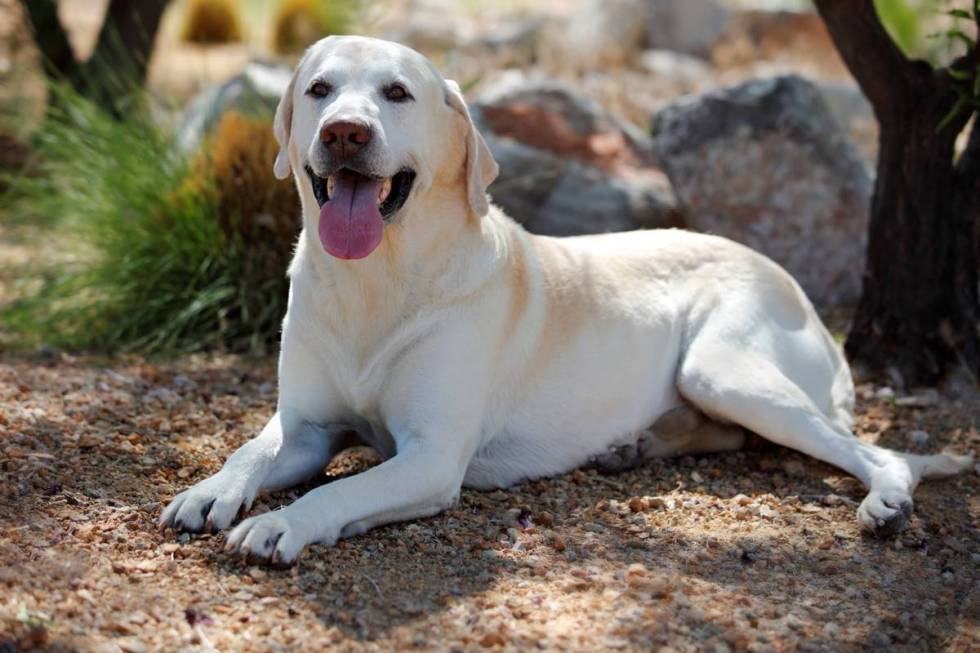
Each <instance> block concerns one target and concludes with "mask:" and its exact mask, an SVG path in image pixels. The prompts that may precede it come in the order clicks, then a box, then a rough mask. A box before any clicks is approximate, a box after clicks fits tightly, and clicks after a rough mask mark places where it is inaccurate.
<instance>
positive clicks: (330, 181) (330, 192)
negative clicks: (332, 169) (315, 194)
mask: <svg viewBox="0 0 980 653" xmlns="http://www.w3.org/2000/svg"><path fill="white" fill-rule="evenodd" d="M327 195H333V175H331V176H329V177H327Z"/></svg>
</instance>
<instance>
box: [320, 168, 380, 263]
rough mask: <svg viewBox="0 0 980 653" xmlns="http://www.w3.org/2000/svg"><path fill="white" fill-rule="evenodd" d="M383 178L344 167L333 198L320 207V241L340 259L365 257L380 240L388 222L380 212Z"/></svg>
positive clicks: (337, 177)
mask: <svg viewBox="0 0 980 653" xmlns="http://www.w3.org/2000/svg"><path fill="white" fill-rule="evenodd" d="M380 190H381V181H380V180H377V179H371V178H369V177H365V176H363V175H359V174H357V173H356V172H351V171H349V170H341V171H340V172H338V173H337V174H336V175H334V178H333V191H332V192H331V194H330V201H329V202H327V203H326V204H324V205H323V208H321V209H320V229H319V231H320V242H321V243H322V244H323V249H325V250H327V252H328V253H329V254H331V255H333V256H336V257H337V258H342V259H357V258H364V257H365V256H367V255H368V254H370V253H371V252H373V251H374V250H375V249H376V248H377V247H378V245H379V244H380V243H381V232H382V231H384V227H385V223H384V220H383V219H382V217H381V213H380V212H379V211H378V193H379V192H380Z"/></svg>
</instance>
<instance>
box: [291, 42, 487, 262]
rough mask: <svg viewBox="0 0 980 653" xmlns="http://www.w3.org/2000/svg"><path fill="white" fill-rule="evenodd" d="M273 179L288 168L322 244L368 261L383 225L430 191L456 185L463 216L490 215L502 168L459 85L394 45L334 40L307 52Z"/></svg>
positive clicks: (337, 253)
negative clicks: (314, 216) (491, 189)
mask: <svg viewBox="0 0 980 653" xmlns="http://www.w3.org/2000/svg"><path fill="white" fill-rule="evenodd" d="M274 128H275V134H276V139H277V140H278V141H279V146H280V151H279V155H278V157H277V158H276V162H275V173H276V176H277V177H279V178H280V179H284V178H286V177H287V176H288V175H289V173H290V171H292V172H293V173H294V174H295V175H296V181H297V184H298V186H299V189H300V194H301V195H302V196H303V205H304V209H305V210H306V211H307V212H310V213H312V212H314V210H318V211H319V216H318V223H317V225H318V231H319V236H320V242H321V243H322V244H323V247H324V249H325V250H326V251H327V252H328V253H329V254H331V255H333V256H335V257H337V258H342V259H359V258H364V257H366V256H368V255H369V254H370V253H371V252H373V251H374V250H375V249H376V248H377V247H378V245H379V244H380V243H381V240H382V234H383V231H384V229H385V227H386V225H389V224H391V223H393V222H395V221H397V220H399V218H400V217H401V216H402V215H403V214H406V213H407V212H409V211H410V210H411V209H412V208H413V206H414V205H416V204H420V203H421V204H424V202H425V198H426V197H427V195H429V194H430V193H432V192H443V193H446V192H449V191H451V190H452V188H453V187H457V188H459V189H460V190H461V191H463V193H462V194H461V195H460V196H461V197H464V198H465V204H464V207H463V210H462V213H464V214H465V213H467V212H468V213H470V214H473V215H476V216H483V215H485V214H486V212H487V210H488V206H487V199H486V189H487V186H488V185H489V184H490V182H491V181H493V179H494V177H496V174H497V164H496V163H495V162H494V160H493V156H492V155H491V154H490V150H489V148H487V145H486V143H485V142H484V140H483V138H482V137H481V136H480V135H479V133H477V131H476V130H475V129H474V127H473V122H472V121H471V119H470V115H469V112H468V111H467V108H466V104H465V102H464V100H463V96H462V94H461V93H460V90H459V86H457V85H456V83H455V82H452V81H447V80H444V79H443V78H442V76H441V75H439V73H438V72H437V71H436V70H435V68H434V67H433V66H432V64H431V63H430V62H429V61H428V60H427V59H426V58H425V57H423V56H422V55H420V54H419V53H417V52H415V51H414V50H411V49H409V48H406V47H404V46H401V45H398V44H396V43H391V42H389V41H381V40H378V39H369V38H363V37H351V36H331V37H329V38H326V39H323V40H322V41H319V42H317V43H316V44H314V45H313V46H312V47H310V49H309V50H307V52H306V54H305V55H304V56H303V59H302V60H301V61H300V63H299V65H298V66H297V67H296V71H295V72H294V73H293V78H292V80H291V81H290V83H289V87H288V88H287V90H286V93H285V94H284V95H283V98H282V100H281V101H280V103H279V108H278V109H277V110H276V117H275V124H274Z"/></svg>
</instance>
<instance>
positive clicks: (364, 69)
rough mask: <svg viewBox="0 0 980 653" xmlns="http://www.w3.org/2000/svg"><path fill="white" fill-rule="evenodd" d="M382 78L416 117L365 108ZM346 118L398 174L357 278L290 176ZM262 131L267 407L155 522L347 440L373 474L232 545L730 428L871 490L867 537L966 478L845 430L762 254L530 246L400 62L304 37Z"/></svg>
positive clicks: (475, 156)
mask: <svg viewBox="0 0 980 653" xmlns="http://www.w3.org/2000/svg"><path fill="white" fill-rule="evenodd" d="M316 75H319V76H323V77H327V78H329V79H330V82H331V84H332V85H333V86H334V88H335V91H334V95H332V96H331V99H330V100H329V101H319V102H317V101H314V100H313V99H312V98H310V97H309V96H307V95H306V94H305V89H306V87H307V85H308V84H309V83H310V80H311V79H313V77H314V76H316ZM396 77H397V78H398V79H400V80H402V82H403V83H404V84H405V85H406V86H407V87H408V88H409V90H410V91H411V93H412V95H413V96H414V100H413V101H412V102H409V103H404V104H399V105H391V104H390V103H387V102H385V100H384V98H383V97H382V96H381V95H379V93H378V89H379V88H380V87H382V86H383V85H384V84H386V83H388V82H389V81H390V80H391V79H392V78H396ZM348 118H356V119H360V120H365V121H368V122H369V124H371V125H372V126H373V127H374V129H375V130H376V137H377V138H379V139H381V141H380V147H381V148H382V149H381V156H380V165H382V166H383V167H384V168H385V170H387V171H388V172H387V173H386V174H394V172H396V171H397V170H399V169H400V168H402V167H404V166H410V167H412V168H413V169H414V170H415V171H416V172H417V178H416V181H415V185H414V187H413V189H412V193H411V195H410V197H409V199H408V201H407V202H406V204H405V205H404V207H403V208H402V209H401V210H400V212H399V213H398V214H397V216H396V219H395V220H394V221H393V222H392V223H391V224H389V225H388V226H387V227H386V228H385V232H384V238H383V241H382V243H381V245H380V246H379V247H378V249H377V250H376V251H374V252H373V253H372V254H371V255H369V256H368V257H367V258H365V259H362V260H355V261H346V260H340V259H336V258H332V257H331V256H330V255H328V254H327V253H326V252H325V251H324V249H323V248H322V247H321V245H320V243H319V241H318V239H317V220H318V215H319V208H318V206H317V203H316V201H315V199H314V196H313V192H312V188H311V184H310V180H309V178H308V177H307V175H305V174H304V173H303V168H304V165H306V164H307V162H308V161H309V160H311V157H313V156H315V155H316V148H318V147H321V144H320V141H319V138H318V133H319V130H320V128H321V127H322V126H323V125H324V124H326V123H327V122H329V121H332V120H341V119H348ZM275 129H276V135H277V137H278V139H279V142H280V144H281V146H282V152H281V154H280V156H279V158H278V159H277V161H276V164H275V169H276V172H277V174H278V175H280V176H286V175H288V174H289V172H290V170H291V171H292V172H293V174H294V177H295V180H296V184H297V187H298V188H299V192H300V197H301V200H302V214H303V227H304V228H303V234H302V236H301V237H300V239H299V242H298V243H297V247H296V254H295V258H294V260H293V262H292V265H291V266H290V269H289V275H290V279H291V289H290V297H289V308H288V314H287V316H286V319H285V321H284V324H283V334H282V350H281V355H280V361H279V402H278V410H277V412H276V413H275V415H274V416H273V417H272V419H271V420H270V421H269V423H268V425H267V426H266V427H265V429H263V431H262V433H261V434H260V435H259V436H258V437H257V438H255V439H254V440H252V441H250V442H248V443H247V444H245V445H244V446H243V447H241V448H240V449H239V450H238V451H236V452H235V453H234V454H233V455H232V456H231V457H230V458H229V460H228V461H227V463H226V464H225V466H224V467H223V468H222V470H221V471H219V472H218V473H217V474H215V475H214V476H212V477H211V478H208V479H206V480H204V481H202V482H200V483H198V484H197V485H195V486H193V487H191V488H190V489H188V490H186V491H184V492H182V493H181V494H179V495H178V496H177V497H176V498H174V500H173V502H172V503H171V504H170V505H169V506H168V507H167V508H166V510H165V511H164V513H163V515H162V517H161V524H163V525H166V526H173V527H176V528H180V529H185V530H191V531H200V530H202V529H215V530H220V529H224V528H227V527H228V526H229V525H230V524H231V523H232V521H233V519H234V518H235V516H236V514H237V513H238V512H239V509H240V508H241V507H244V508H248V507H249V506H250V505H251V503H252V501H253V500H254V498H255V496H256V494H257V493H258V492H259V491H261V490H264V489H274V488H280V487H285V486H289V485H293V484H295V483H298V482H300V481H303V480H305V479H307V478H310V477H313V476H315V475H317V474H318V473H320V471H321V470H322V469H323V467H324V465H325V464H326V463H327V462H328V460H329V458H330V457H331V456H332V455H333V453H335V451H336V450H337V449H338V448H339V447H341V446H344V445H345V444H347V443H348V441H349V438H348V437H347V435H346V434H348V433H349V432H350V431H356V433H357V434H358V436H359V437H360V438H361V439H363V440H364V441H366V442H368V443H370V444H372V445H373V446H375V447H376V448H377V449H378V450H379V451H381V452H382V453H383V454H384V455H385V456H386V457H387V458H388V459H387V460H386V462H384V463H382V464H381V465H378V466H377V467H374V468H372V469H370V470H368V471H366V472H363V473H361V474H358V475H356V476H353V477H350V478H345V479H343V480H340V481H337V482H334V483H330V484H328V485H324V486H322V487H320V488H318V489H315V490H313V491H311V492H309V493H308V494H307V495H305V496H303V497H302V498H301V499H299V500H298V501H296V502H295V503H293V504H292V505H289V506H286V507H285V508H283V509H282V510H278V511H274V512H270V513H266V514H263V515H259V516H256V517H251V518H249V519H246V520H244V521H243V522H242V523H241V524H239V525H238V526H237V528H235V529H234V530H233V531H232V532H231V533H230V534H229V536H228V545H229V547H230V548H233V549H237V550H239V551H242V552H244V553H247V554H250V555H253V556H255V557H257V558H260V559H272V560H274V561H277V562H283V563H289V562H292V561H293V560H294V559H295V558H296V556H297V555H298V554H299V553H300V551H301V550H302V549H303V548H304V547H305V546H306V545H307V544H310V543H313V542H320V543H325V544H332V543H334V542H335V541H336V540H337V538H339V537H344V536H349V535H353V534H357V533H361V532H363V531H365V530H367V529H368V528H371V527H373V526H376V525H378V524H383V523H387V522H392V521H397V520H404V519H412V518H416V517H423V516H427V515H433V514H435V513H438V512H439V511H441V510H443V509H445V508H446V507H448V506H450V505H452V503H453V502H454V501H456V499H457V497H458V495H459V492H460V488H461V487H462V486H464V485H466V486H471V487H475V488H494V487H504V486H508V485H511V484H514V483H517V482H520V481H522V480H525V479H530V478H536V477H541V476H548V475H552V474H560V473H563V472H567V471H569V470H572V469H574V468H576V467H578V466H581V465H585V464H589V463H599V464H602V462H603V461H604V460H606V457H607V456H609V455H610V453H611V452H612V453H615V454H616V456H619V458H617V460H620V462H626V463H633V462H636V461H637V460H642V459H644V458H648V457H651V456H662V455H671V454H676V453H685V452H700V451H715V450H723V449H731V448H736V447H738V446H740V445H741V442H742V437H741V431H740V430H739V429H738V428H735V427H736V425H737V426H739V427H745V428H747V429H750V430H752V431H754V432H756V433H758V434H760V435H761V436H763V437H765V438H768V439H769V440H772V441H773V442H777V443H779V444H782V445H785V446H787V447H791V448H793V449H797V450H799V451H802V452H804V453H807V454H809V455H812V456H814V457H817V458H820V459H821V460H824V461H827V462H829V463H831V464H833V465H836V466H838V467H840V468H842V469H844V470H846V471H847V472H850V473H851V474H853V475H855V476H856V477H858V478H859V479H860V480H861V481H863V482H864V483H865V485H867V486H868V487H869V489H870V493H869V494H868V497H867V498H866V499H865V501H864V502H863V503H862V504H861V506H860V508H859V510H858V519H859V521H860V523H861V524H862V526H864V527H865V528H868V529H869V530H876V531H878V532H884V533H888V532H893V531H895V530H898V529H899V528H901V527H902V525H904V523H905V521H906V520H907V519H908V516H909V514H910V512H911V506H912V503H911V501H912V500H911V495H912V491H913V489H914V488H915V486H916V484H917V483H918V482H919V480H920V477H921V476H922V475H923V472H924V471H925V472H926V473H929V472H930V471H933V472H935V473H936V474H937V475H940V474H949V473H954V472H956V471H958V470H960V469H962V468H964V467H965V466H966V465H967V464H968V459H967V458H965V457H959V458H954V457H949V456H930V457H921V456H911V455H907V454H901V453H897V452H893V451H889V450H886V449H883V448H880V447H877V446H874V445H871V444H867V443H864V442H862V441H860V440H858V439H857V438H855V437H854V436H853V435H852V434H851V432H850V425H851V408H852V405H853V401H854V399H853V387H852V383H851V377H850V372H849V371H848V368H847V364H846V362H845V361H844V359H843V357H842V356H841V353H840V351H839V350H838V348H837V346H836V345H835V343H834V341H833V340H832V338H831V336H830V335H829V334H828V333H827V330H826V329H825V328H824V326H823V325H822V324H821V322H820V320H819V319H818V317H817V315H816V313H815V312H814V310H813V307H812V306H811V304H810V302H809V301H808V300H807V298H806V297H805V296H804V294H803V292H802V291H801V290H800V288H799V286H798V285H797V284H796V282H795V281H794V280H793V279H792V278H791V277H790V276H789V275H788V274H787V273H786V272H785V271H783V270H782V269H781V268H779V267H778V266H777V265H776V264H774V263H773V262H772V261H770V260H768V259H766V258H765V257H763V256H761V255H760V254H757V253H755V252H753V251H751V250H749V249H748V248H746V247H743V246H741V245H738V244H735V243H733V242H731V241H728V240H725V239H723V238H718V237H714V236H706V235H699V234H694V233H689V232H685V231H677V230H664V231H659V230H657V231H645V232H632V233H620V234H607V235H599V236H585V237H576V238H563V239H561V238H547V237H540V236H532V235H530V234H528V233H527V232H526V231H524V230H523V229H522V228H521V227H520V226H519V225H517V224H516V223H514V222H513V221H512V220H510V219H509V218H507V217H506V216H505V215H504V214H503V213H502V212H501V211H500V210H499V209H497V208H495V207H493V206H490V205H488V203H487V199H486V196H485V191H486V188H487V186H488V185H489V183H490V182H491V181H492V180H493V177H494V176H495V174H496V164H495V163H494V162H493V157H492V156H491V154H490V152H489V150H488V149H487V147H486V144H485V143H484V142H483V139H482V138H481V137H480V136H479V134H478V133H477V132H476V130H474V128H473V124H472V122H471V121H470V118H469V115H468V113H467V110H466V106H465V103H464V102H463V98H462V96H461V95H460V93H459V90H458V87H456V85H455V84H453V83H450V82H447V81H445V80H443V79H442V78H441V77H440V76H439V74H438V73H437V72H436V71H435V69H434V68H433V67H432V65H431V64H430V63H429V62H428V61H427V60H425V59H424V58H423V57H422V56H421V55H419V54H417V53H415V52H414V51H412V50H409V49H407V48H404V47H402V46H399V45H396V44H393V43H388V42H384V41H377V40H373V39H365V38H356V37H331V38H328V39H324V40H323V41H320V42H319V43H317V44H315V45H314V46H313V47H312V48H310V50H309V51H308V52H307V54H306V56H305V57H304V58H303V61H302V62H301V63H300V64H299V66H298V67H297V69H296V73H295V77H294V80H293V83H291V84H290V88H289V91H288V93H287V94H286V96H285V97H284V98H283V100H282V103H281V105H280V107H279V111H278V113H277V118H276V126H275ZM801 246H805V245H804V244H801ZM705 416H710V418H711V419H707V418H706V417H705ZM724 424H729V425H730V426H724ZM617 452H620V453H621V452H626V453H625V454H622V455H620V453H617ZM623 456H625V457H626V458H627V459H629V460H626V459H623ZM614 457H615V456H614ZM631 457H632V459H630V458H631Z"/></svg>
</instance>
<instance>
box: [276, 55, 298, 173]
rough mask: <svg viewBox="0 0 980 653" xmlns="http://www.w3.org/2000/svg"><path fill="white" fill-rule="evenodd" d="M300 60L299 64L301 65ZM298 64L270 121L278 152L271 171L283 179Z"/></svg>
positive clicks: (287, 166)
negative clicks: (277, 143) (274, 115)
mask: <svg viewBox="0 0 980 653" xmlns="http://www.w3.org/2000/svg"><path fill="white" fill-rule="evenodd" d="M302 63H303V62H302V61H301V62H300V65H302ZM299 68H300V66H296V70H295V71H293V76H292V77H291V78H290V80H289V85H288V86H286V92H285V93H283V94H282V97H281V98H280V99H279V106H277V107H276V117H275V119H274V120H273V121H272V131H273V133H274V134H275V135H276V140H277V141H278V142H279V154H277V155H276V163H275V165H273V166H272V172H273V174H275V175H276V178H277V179H285V178H286V177H288V176H289V172H290V165H289V138H290V134H291V133H292V130H293V91H294V90H295V89H296V76H297V75H299Z"/></svg>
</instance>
